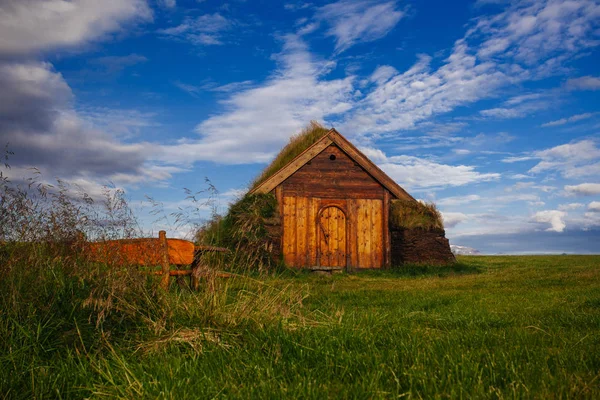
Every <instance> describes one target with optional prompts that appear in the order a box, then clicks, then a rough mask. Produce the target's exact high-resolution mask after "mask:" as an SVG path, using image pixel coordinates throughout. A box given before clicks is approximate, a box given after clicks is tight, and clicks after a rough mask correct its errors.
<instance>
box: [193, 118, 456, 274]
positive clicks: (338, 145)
mask: <svg viewBox="0 0 600 400" xmlns="http://www.w3.org/2000/svg"><path fill="white" fill-rule="evenodd" d="M217 226H218V228H219V229H215V227H217ZM217 231H218V232H219V233H218V234H217ZM199 238H200V240H201V241H204V242H208V243H209V244H219V245H225V246H228V247H230V248H232V249H235V250H238V251H240V250H241V252H242V253H243V252H245V254H246V258H248V259H251V260H246V261H252V262H260V263H261V264H265V263H266V264H269V263H284V264H285V265H286V266H288V267H295V268H308V269H313V270H324V271H335V270H347V271H353V270H357V269H377V268H390V267H391V266H396V265H402V264H406V263H427V264H447V263H451V262H454V261H455V259H454V256H453V254H452V252H451V251H450V246H449V243H448V240H447V239H446V238H445V232H444V227H443V223H442V218H441V215H440V213H439V212H438V211H437V209H436V208H435V206H434V205H433V204H423V203H421V202H419V201H417V200H415V199H414V198H413V197H412V196H411V195H410V194H408V193H407V192H406V191H405V190H404V189H402V188H401V187H400V186H399V185H398V184H397V183H396V182H394V181H393V180H392V179H391V178H390V177H389V176H387V175H386V174H385V173H384V172H383V171H382V170H381V169H379V168H378V167H377V166H376V165H375V164H374V163H373V162H372V161H370V160H369V159H368V158H367V157H366V156H365V155H364V154H363V153H362V152H361V151H360V150H358V149H357V148H356V147H355V146H354V145H353V144H352V143H350V142H349V141H348V140H347V139H346V138H345V137H343V136H342V135H341V134H340V133H339V132H337V131H336V130H335V129H330V130H328V129H326V128H324V127H322V126H321V125H319V124H317V123H314V122H313V123H311V125H310V126H309V127H307V128H306V129H305V130H304V131H303V132H302V133H301V134H299V135H297V136H294V137H292V138H291V140H290V143H289V144H288V145H287V146H285V147H284V148H283V149H282V150H281V152H280V153H279V155H278V156H277V157H276V158H275V159H274V160H273V162H272V163H271V164H270V165H269V166H267V168H266V169H265V170H264V171H263V172H262V174H261V175H260V176H259V177H258V178H257V179H256V180H255V181H254V182H253V184H252V185H251V188H250V191H249V192H248V194H246V195H245V196H244V197H243V198H241V199H240V200H239V201H238V202H237V203H235V204H234V205H232V207H231V208H230V210H229V213H228V215H226V216H225V217H224V218H222V219H220V220H219V221H217V222H213V224H212V226H209V228H208V229H205V231H204V232H203V233H202V232H201V234H200V237H199Z"/></svg>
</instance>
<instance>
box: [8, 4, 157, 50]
mask: <svg viewBox="0 0 600 400" xmlns="http://www.w3.org/2000/svg"><path fill="white" fill-rule="evenodd" d="M151 19H152V12H151V10H150V8H149V7H148V4H147V3H146V1H145V0H103V1H97V0H73V1H64V0H9V1H8V2H6V1H5V2H3V4H2V5H0V52H2V53H27V52H32V51H38V50H46V49H52V48H64V47H72V46H77V45H81V44H86V43H88V42H91V41H93V40H97V39H100V38H102V37H104V36H105V35H106V34H108V33H111V32H115V31H118V30H121V29H122V28H123V27H124V25H125V24H126V23H129V22H132V21H148V20H151Z"/></svg>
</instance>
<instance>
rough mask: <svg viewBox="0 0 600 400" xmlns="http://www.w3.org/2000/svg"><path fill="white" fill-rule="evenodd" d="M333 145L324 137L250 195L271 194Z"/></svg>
mask: <svg viewBox="0 0 600 400" xmlns="http://www.w3.org/2000/svg"><path fill="white" fill-rule="evenodd" d="M330 144H331V139H329V138H328V137H327V136H323V138H322V139H319V140H318V141H317V142H316V143H315V144H313V145H312V146H310V147H309V148H308V149H306V150H304V151H303V152H302V153H300V154H299V155H298V156H297V157H296V158H294V159H293V160H292V161H290V162H289V163H288V164H287V165H286V166H285V167H283V168H281V169H280V170H279V171H277V172H276V173H275V174H274V175H272V176H271V177H270V178H269V179H267V180H266V181H264V182H263V183H261V184H260V185H258V187H256V188H255V189H253V190H252V191H251V192H250V193H251V194H253V193H269V192H270V191H272V190H273V189H275V188H276V187H277V186H278V185H279V184H280V183H281V182H283V181H284V180H286V179H287V178H289V177H290V176H291V175H292V174H293V173H294V172H296V171H298V170H299V169H300V168H302V166H303V165H304V164H306V163H307V162H309V161H310V160H312V159H313V158H315V157H316V156H317V155H318V154H319V153H321V152H322V151H323V150H325V149H326V148H327V146H329V145H330Z"/></svg>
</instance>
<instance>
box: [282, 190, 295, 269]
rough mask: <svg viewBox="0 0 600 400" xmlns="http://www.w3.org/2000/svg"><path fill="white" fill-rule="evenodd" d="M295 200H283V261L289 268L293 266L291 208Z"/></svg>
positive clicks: (286, 198) (290, 198)
mask: <svg viewBox="0 0 600 400" xmlns="http://www.w3.org/2000/svg"><path fill="white" fill-rule="evenodd" d="M293 201H294V198H293V197H287V196H285V197H284V198H283V246H282V251H283V260H284V262H285V264H286V265H287V266H290V267H291V266H293V260H292V259H291V254H292V244H293V242H292V240H293V239H292V228H291V225H292V222H293V221H292V217H291V211H290V209H291V207H292V205H293Z"/></svg>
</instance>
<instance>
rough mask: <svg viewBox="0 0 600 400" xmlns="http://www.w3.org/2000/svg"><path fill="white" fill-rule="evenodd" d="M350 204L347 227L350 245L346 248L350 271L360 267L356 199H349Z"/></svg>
mask: <svg viewBox="0 0 600 400" xmlns="http://www.w3.org/2000/svg"><path fill="white" fill-rule="evenodd" d="M347 204H348V208H347V209H348V222H347V227H348V232H347V237H348V244H347V246H346V248H347V249H348V250H347V251H348V255H349V256H350V257H349V261H348V264H349V265H348V268H349V269H350V270H352V269H353V268H355V267H358V247H357V244H356V243H357V242H356V239H357V230H356V225H357V221H356V219H357V216H356V200H354V199H348V201H347Z"/></svg>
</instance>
